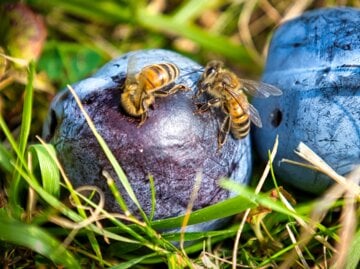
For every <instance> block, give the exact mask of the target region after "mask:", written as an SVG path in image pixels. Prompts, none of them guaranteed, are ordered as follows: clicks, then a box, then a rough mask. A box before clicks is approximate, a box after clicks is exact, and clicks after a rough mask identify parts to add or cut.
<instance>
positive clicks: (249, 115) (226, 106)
mask: <svg viewBox="0 0 360 269" xmlns="http://www.w3.org/2000/svg"><path fill="white" fill-rule="evenodd" d="M244 92H246V93H248V94H250V95H252V96H255V97H262V98H267V97H269V96H270V95H274V96H277V95H281V94H282V92H281V90H280V89H278V88H276V87H274V86H272V85H269V84H266V83H262V82H256V81H253V80H248V79H240V78H239V77H238V76H237V75H235V74H234V73H233V72H231V71H229V70H228V69H226V68H224V65H223V63H222V62H220V61H211V62H209V63H208V64H207V65H206V67H205V70H204V72H203V74H202V76H201V78H200V80H199V83H198V92H197V93H196V95H195V97H199V96H200V95H201V94H203V93H207V94H208V95H210V97H211V98H210V100H208V102H206V103H204V104H200V107H199V108H198V112H200V113H201V112H205V111H207V110H208V109H210V108H211V107H220V108H221V110H222V111H223V112H224V114H225V118H224V120H223V122H222V124H221V126H220V131H219V134H218V149H219V150H220V149H221V147H222V146H223V145H224V143H225V141H226V137H227V135H228V134H229V132H231V133H232V135H233V136H234V138H236V139H242V138H244V137H246V136H247V135H248V134H249V131H250V121H252V122H253V123H254V124H255V125H256V126H258V127H262V123H261V119H260V116H259V113H258V111H257V110H256V108H255V107H254V106H252V105H251V104H250V103H249V101H248V99H247V96H246V95H245V93H244Z"/></svg>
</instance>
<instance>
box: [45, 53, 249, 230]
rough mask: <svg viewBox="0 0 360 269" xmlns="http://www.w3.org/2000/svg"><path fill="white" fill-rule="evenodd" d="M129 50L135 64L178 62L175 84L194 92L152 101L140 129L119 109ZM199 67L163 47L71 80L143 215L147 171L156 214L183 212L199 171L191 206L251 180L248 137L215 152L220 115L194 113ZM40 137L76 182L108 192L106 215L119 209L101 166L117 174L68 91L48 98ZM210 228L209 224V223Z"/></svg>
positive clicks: (147, 194) (211, 200)
mask: <svg viewBox="0 0 360 269" xmlns="http://www.w3.org/2000/svg"><path fill="white" fill-rule="evenodd" d="M134 54H136V57H137V58H138V59H139V61H138V63H137V64H138V65H139V66H140V67H143V66H146V65H149V64H155V63H160V62H173V63H175V64H176V65H177V66H178V67H179V69H180V76H179V77H178V78H177V80H176V81H175V82H176V84H184V85H185V86H187V87H189V88H190V89H191V90H189V91H187V92H178V93H176V94H174V95H172V96H168V97H166V98H157V99H156V102H155V104H154V105H153V107H152V109H149V111H148V119H147V120H146V121H145V123H144V124H143V125H142V126H141V127H140V128H138V122H139V120H138V119H136V118H134V117H131V116H128V115H126V113H125V112H124V111H123V110H122V109H121V106H120V94H121V92H122V86H123V84H124V81H125V78H126V72H127V61H128V58H129V56H131V55H134ZM201 70H202V68H201V66H200V65H198V64H196V63H195V62H193V61H192V60H190V59H188V58H186V57H184V56H181V55H179V54H177V53H174V52H171V51H167V50H161V49H154V50H142V51H136V52H131V53H128V54H125V55H123V56H121V57H119V58H117V59H115V60H113V61H111V62H109V63H108V64H106V65H105V66H104V67H103V68H101V69H100V70H99V71H98V72H97V73H96V74H94V75H93V76H92V77H90V78H87V79H84V80H82V81H80V82H78V83H75V84H73V85H72V86H73V88H74V89H75V91H76V93H77V95H78V96H79V97H80V99H81V101H82V103H83V105H84V107H85V109H86V111H87V113H88V114H89V115H90V117H91V118H92V120H93V121H94V123H95V126H96V128H97V130H98V131H99V133H100V134H101V136H102V137H103V138H104V139H105V141H106V142H107V144H108V145H109V147H110V149H111V150H112V152H113V154H114V155H115V157H116V158H117V160H118V161H119V163H120V165H121V166H122V168H123V169H124V171H125V173H126V175H127V177H128V180H129V182H130V183H131V186H132V188H133V190H134V192H135V194H136V196H137V199H138V200H139V202H140V204H141V206H142V208H143V210H144V211H145V213H146V214H149V213H150V211H151V198H150V197H151V196H150V195H151V192H150V185H149V179H148V176H149V174H151V175H152V176H153V177H154V181H155V191H156V210H155V217H154V219H163V218H168V217H174V216H178V215H181V214H183V213H184V212H185V210H186V207H187V205H188V202H189V197H190V194H191V192H192V190H193V186H194V182H195V174H196V173H197V171H201V172H202V181H201V187H200V190H199V192H198V195H197V199H196V201H195V204H194V208H193V209H194V210H196V209H200V208H203V207H206V206H208V205H211V204H215V203H217V202H219V201H222V200H225V199H228V198H229V197H231V196H233V195H234V194H232V193H230V192H229V191H227V190H224V189H222V188H221V187H219V186H218V180H219V179H220V178H222V177H231V178H232V179H233V180H235V181H237V182H238V183H243V184H246V183H248V181H249V178H250V174H251V165H252V164H251V148H250V139H249V137H247V138H245V139H243V140H235V139H233V138H232V137H231V136H229V137H228V140H227V142H226V144H225V145H224V146H223V149H222V150H221V152H219V153H217V133H218V128H219V126H218V121H219V117H221V114H219V113H217V112H216V111H210V112H208V113H204V114H201V115H200V114H197V113H196V105H195V103H194V100H193V98H192V97H193V94H194V92H195V91H196V83H197V80H198V79H199V76H200V74H201ZM43 136H44V137H45V139H46V140H47V141H49V142H50V143H52V144H53V145H54V146H55V148H56V151H57V154H58V157H59V159H60V161H61V163H62V165H63V167H64V169H65V171H66V173H67V175H68V176H69V178H70V179H71V180H72V183H73V184H74V186H75V187H76V186H81V185H96V186H98V187H100V188H101V189H102V190H103V191H104V192H105V195H106V202H105V208H106V209H107V210H109V211H111V212H119V211H120V208H119V206H118V204H117V203H116V201H115V200H114V198H113V196H112V194H111V192H110V191H109V190H108V187H107V183H106V180H105V179H104V177H103V176H102V171H103V170H106V171H108V172H109V173H110V174H111V175H112V176H113V177H114V178H116V175H115V173H114V171H113V169H112V167H111V165H110V163H109V162H108V160H107V159H106V157H105V155H104V153H103V152H102V150H101V148H100V146H99V145H98V142H97V141H96V139H95V137H94V136H93V134H92V133H91V131H90V129H89V128H88V126H87V124H86V122H85V119H84V117H83V115H82V114H81V112H80V111H79V108H78V107H77V105H76V103H75V100H74V98H73V97H72V96H71V94H70V93H69V91H68V90H64V91H62V92H60V93H59V94H58V95H57V96H56V97H55V99H54V100H53V102H52V104H51V107H50V109H49V115H48V118H47V121H46V123H45V124H44V130H43ZM116 184H117V187H118V189H119V190H120V192H121V194H122V195H123V197H124V199H125V201H126V203H127V205H128V206H129V209H130V211H131V212H132V213H133V214H135V215H138V214H139V212H138V209H137V208H136V206H135V205H134V204H133V203H132V202H131V201H130V199H129V197H128V196H127V194H126V192H125V190H124V189H123V187H122V186H121V183H120V182H119V181H118V180H116ZM221 222H222V221H219V222H218V223H221ZM210 226H211V227H214V225H213V223H212V224H211V225H210ZM215 226H216V224H215ZM201 229H203V228H201ZM206 229H207V228H206Z"/></svg>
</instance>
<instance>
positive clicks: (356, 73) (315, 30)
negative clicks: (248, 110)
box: [253, 8, 360, 194]
mask: <svg viewBox="0 0 360 269" xmlns="http://www.w3.org/2000/svg"><path fill="white" fill-rule="evenodd" d="M263 81H264V82H267V83H270V84H273V85H275V86H277V87H279V88H280V89H281V90H282V91H283V95H282V96H279V97H271V98H269V99H266V100H260V99H254V100H253V104H254V106H255V107H256V108H257V109H258V110H259V112H260V115H261V117H262V121H263V128H262V129H255V130H254V138H255V143H256V147H257V149H258V152H259V153H260V155H261V156H262V158H264V159H267V151H268V149H270V148H271V146H272V143H273V141H274V139H275V136H276V135H277V134H279V142H280V145H279V151H278V154H277V159H276V161H275V163H274V168H275V172H276V174H277V175H278V176H279V177H280V178H281V179H283V180H284V181H286V182H288V183H290V184H292V185H293V186H295V187H297V188H300V189H302V190H305V191H307V192H311V193H315V194H319V193H321V192H323V191H324V190H325V189H326V188H327V187H328V186H329V185H330V184H331V183H332V180H331V179H330V178H328V177H327V176H325V175H323V174H321V173H319V172H315V171H312V170H309V169H305V168H302V167H298V166H294V165H290V164H286V163H279V160H281V159H282V158H287V159H292V160H299V157H297V156H296V155H295V153H294V150H295V149H296V147H297V146H298V144H299V142H300V141H302V142H304V143H305V144H307V145H308V146H309V147H310V148H311V149H312V150H314V151H315V152H316V153H317V154H318V155H319V156H321V157H322V158H323V159H324V160H325V161H326V162H327V163H328V164H329V165H330V166H331V167H333V168H334V169H335V170H336V171H337V172H338V173H340V174H342V175H344V174H346V173H348V172H349V171H351V170H352V169H353V168H354V166H355V165H358V164H359V163H360V10H359V9H353V8H328V9H319V10H314V11H310V12H307V13H304V14H303V15H301V16H300V17H297V18H295V19H293V20H290V21H287V22H285V23H284V24H283V25H281V26H280V27H279V28H278V29H277V31H276V32H275V34H274V36H273V38H272V41H271V44H270V48H269V53H268V59H267V63H266V67H265V70H264V73H263Z"/></svg>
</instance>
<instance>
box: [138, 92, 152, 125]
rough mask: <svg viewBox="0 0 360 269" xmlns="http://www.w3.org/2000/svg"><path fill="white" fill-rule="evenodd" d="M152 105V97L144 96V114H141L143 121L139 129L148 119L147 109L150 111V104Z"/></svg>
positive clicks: (142, 108) (142, 103)
mask: <svg viewBox="0 0 360 269" xmlns="http://www.w3.org/2000/svg"><path fill="white" fill-rule="evenodd" d="M149 103H151V97H150V96H148V95H143V97H142V101H141V111H143V113H142V114H141V119H140V122H139V124H138V128H139V127H141V125H143V124H144V122H145V121H146V119H147V112H146V111H147V109H148V104H149Z"/></svg>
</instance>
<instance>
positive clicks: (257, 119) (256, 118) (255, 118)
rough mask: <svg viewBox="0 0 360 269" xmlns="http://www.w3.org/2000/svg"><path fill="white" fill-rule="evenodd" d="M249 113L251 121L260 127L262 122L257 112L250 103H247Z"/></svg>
mask: <svg viewBox="0 0 360 269" xmlns="http://www.w3.org/2000/svg"><path fill="white" fill-rule="evenodd" d="M249 115H250V120H251V121H252V123H254V124H255V125H256V126H257V127H259V128H261V127H262V122H261V118H260V115H259V112H258V111H257V109H256V108H255V107H254V106H253V105H252V104H250V103H249Z"/></svg>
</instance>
